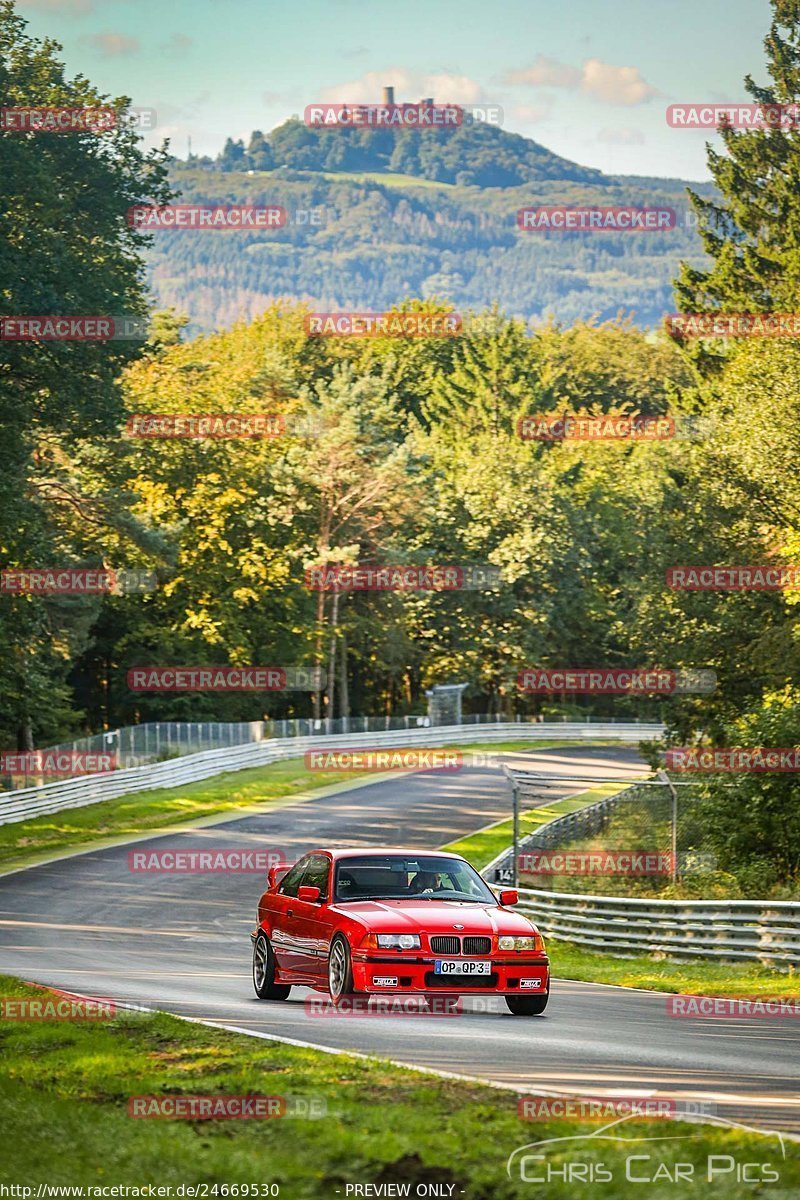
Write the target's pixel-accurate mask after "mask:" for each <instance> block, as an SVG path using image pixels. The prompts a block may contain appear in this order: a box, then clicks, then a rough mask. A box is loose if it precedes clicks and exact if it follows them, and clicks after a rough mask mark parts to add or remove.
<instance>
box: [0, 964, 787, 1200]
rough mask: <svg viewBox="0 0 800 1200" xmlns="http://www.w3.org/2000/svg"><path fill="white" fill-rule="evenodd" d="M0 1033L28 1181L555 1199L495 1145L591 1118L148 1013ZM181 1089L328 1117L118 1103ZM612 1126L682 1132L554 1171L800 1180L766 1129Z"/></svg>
mask: <svg viewBox="0 0 800 1200" xmlns="http://www.w3.org/2000/svg"><path fill="white" fill-rule="evenodd" d="M0 993H2V996H3V997H12V996H13V997H20V998H22V997H33V998H36V999H42V998H43V993H42V991H41V990H39V989H33V988H30V987H27V986H25V985H22V984H20V983H18V982H17V981H14V980H9V979H0ZM406 1019H408V1020H428V1021H429V1022H431V1036H435V1025H434V1024H433V1022H435V1021H436V1020H437V1019H439V1020H442V1019H445V1018H434V1017H427V1018H424V1017H419V1018H406ZM451 1019H454V1020H457V1019H458V1018H451ZM497 1019H498V1020H503V1019H507V1020H514V1019H515V1018H512V1017H508V1018H503V1017H498V1018H497ZM310 1036H313V1031H311V1033H310ZM0 1045H1V1046H2V1055H0V1106H1V1107H2V1113H3V1162H4V1169H3V1177H4V1180H5V1181H8V1182H14V1183H17V1184H19V1183H23V1184H25V1185H28V1186H33V1187H34V1188H35V1187H36V1186H37V1185H38V1184H40V1183H42V1184H50V1185H56V1186H58V1185H62V1186H83V1187H86V1186H87V1185H95V1186H100V1187H103V1186H113V1185H119V1184H122V1185H127V1186H130V1185H135V1186H139V1187H141V1186H142V1185H145V1184H149V1183H153V1184H158V1185H168V1186H171V1187H172V1188H173V1189H175V1188H176V1187H177V1186H178V1185H180V1184H184V1185H197V1184H206V1185H208V1187H209V1191H208V1192H207V1193H206V1194H207V1195H209V1196H212V1197H213V1196H214V1195H215V1194H216V1195H219V1194H223V1195H225V1194H227V1195H230V1194H231V1193H230V1191H227V1193H226V1192H224V1191H222V1190H221V1189H222V1187H223V1186H224V1185H228V1186H230V1185H233V1184H238V1185H242V1184H249V1185H252V1184H270V1183H272V1184H277V1185H278V1186H279V1187H280V1196H281V1197H282V1198H283V1200H333V1198H334V1197H336V1195H337V1193H338V1191H339V1189H341V1195H342V1197H343V1198H344V1196H345V1187H346V1185H347V1184H348V1183H362V1184H363V1183H371V1184H381V1183H399V1184H410V1185H411V1193H410V1194H411V1195H412V1196H413V1195H414V1194H415V1189H416V1185H417V1184H420V1183H426V1184H431V1183H437V1184H453V1185H455V1188H454V1191H453V1193H452V1195H453V1197H455V1198H458V1197H460V1196H461V1194H462V1189H463V1194H464V1195H465V1196H466V1197H468V1200H516V1198H522V1197H528V1198H530V1197H536V1198H537V1200H538V1198H541V1197H550V1196H553V1197H555V1196H558V1197H566V1196H568V1195H570V1194H574V1188H569V1187H565V1186H564V1185H563V1184H562V1183H554V1184H552V1185H549V1186H546V1187H541V1186H538V1187H536V1189H535V1190H533V1189H532V1187H531V1184H530V1183H528V1182H522V1181H521V1180H520V1179H519V1175H517V1177H516V1179H509V1178H508V1177H507V1176H506V1160H507V1157H508V1155H509V1154H510V1153H511V1152H512V1151H513V1150H515V1149H517V1148H518V1147H520V1146H523V1145H525V1144H527V1143H530V1142H533V1141H539V1140H543V1139H547V1138H554V1137H565V1136H576V1135H581V1134H584V1135H585V1134H589V1133H591V1132H593V1131H597V1129H598V1125H597V1123H596V1122H595V1123H590V1122H583V1123H580V1124H579V1123H577V1122H570V1123H568V1122H566V1121H564V1120H560V1121H554V1120H537V1121H526V1120H522V1119H521V1118H520V1117H519V1116H518V1115H517V1096H516V1095H515V1094H514V1093H512V1092H509V1091H503V1090H498V1089H491V1088H489V1087H485V1086H482V1085H477V1084H472V1083H468V1082H458V1081H455V1080H448V1079H440V1078H437V1077H435V1076H431V1075H424V1074H419V1073H416V1072H413V1071H407V1070H404V1069H401V1068H397V1067H393V1066H391V1065H390V1064H388V1063H385V1062H381V1061H379V1060H374V1059H373V1060H364V1059H358V1058H355V1057H351V1056H342V1055H336V1056H334V1055H328V1054H322V1053H319V1052H317V1051H312V1050H307V1049H303V1048H300V1047H296V1046H290V1045H285V1044H282V1043H280V1042H270V1041H264V1040H260V1039H256V1038H248V1037H246V1036H244V1035H238V1034H232V1033H227V1032H225V1031H223V1030H215V1029H211V1028H208V1027H206V1026H201V1025H196V1024H190V1023H187V1022H183V1021H180V1020H178V1019H177V1018H174V1017H169V1016H166V1015H162V1014H158V1015H147V1014H139V1013H135V1014H134V1013H130V1014H127V1013H126V1014H123V1015H120V1016H118V1017H115V1018H114V1019H113V1020H111V1021H104V1022H99V1021H94V1022H87V1021H83V1022H81V1021H56V1022H51V1021H38V1022H37V1021H17V1020H14V1021H12V1020H4V1021H3V1022H2V1023H0ZM180 1094H191V1095H198V1094H210V1095H220V1094H226V1095H239V1094H246V1095H253V1094H261V1095H269V1096H286V1097H289V1098H297V1097H299V1098H304V1099H305V1100H307V1101H310V1100H313V1101H315V1102H316V1104H317V1105H320V1103H324V1106H325V1108H326V1110H327V1115H325V1116H322V1117H319V1118H318V1119H314V1120H309V1119H300V1118H296V1117H295V1118H292V1117H288V1116H287V1117H285V1118H282V1119H275V1120H261V1121H258V1120H217V1121H208V1120H206V1121H200V1120H196V1121H187V1120H170V1119H153V1120H147V1119H134V1118H132V1117H130V1116H129V1115H128V1102H129V1099H130V1098H131V1097H135V1096H145V1095H146V1096H163V1095H170V1096H176V1095H180ZM291 1102H292V1101H291V1099H290V1103H291ZM620 1132H621V1136H624V1137H625V1138H633V1137H640V1138H643V1137H649V1138H657V1137H662V1138H663V1137H664V1136H669V1137H672V1138H677V1137H680V1139H681V1140H677V1141H651V1142H649V1143H648V1142H638V1143H635V1144H634V1145H633V1146H630V1145H627V1144H621V1143H619V1142H613V1141H604V1142H602V1143H599V1148H598V1149H594V1148H593V1147H592V1144H591V1143H577V1145H571V1144H568V1145H567V1147H561V1146H559V1147H556V1151H557V1153H548V1149H549V1148H547V1147H545V1148H544V1151H542V1152H543V1153H545V1154H546V1155H547V1158H548V1161H549V1162H551V1163H552V1164H553V1165H554V1166H555V1167H558V1168H563V1167H564V1166H565V1165H569V1164H570V1163H574V1162H579V1161H583V1162H586V1161H589V1160H593V1161H597V1160H598V1159H600V1160H602V1162H603V1163H604V1164H606V1168H607V1169H608V1170H610V1171H611V1172H612V1173H613V1177H614V1183H613V1184H611V1185H609V1184H605V1185H604V1187H603V1190H602V1195H603V1196H606V1197H608V1198H609V1200H617V1198H620V1197H621V1198H627V1197H631V1198H633V1197H641V1196H642V1195H643V1192H642V1188H641V1185H640V1184H633V1183H630V1184H629V1183H626V1182H625V1158H626V1157H627V1155H630V1154H648V1155H649V1156H650V1160H649V1163H641V1162H638V1163H637V1168H639V1171H640V1173H642V1172H643V1171H644V1169H645V1168H646V1169H647V1171H648V1173H649V1174H650V1175H653V1174H655V1171H656V1170H657V1169H658V1168H659V1167H660V1169H661V1174H662V1177H663V1173H664V1172H665V1171H669V1172H670V1173H673V1164H674V1163H676V1162H682V1163H689V1164H692V1167H693V1169H694V1174H695V1178H696V1181H697V1182H698V1184H699V1187H700V1188H703V1189H704V1190H705V1192H706V1193H708V1192H709V1191H710V1192H711V1193H712V1194H715V1195H718V1196H720V1197H725V1200H744V1197H752V1196H753V1195H754V1194H761V1192H760V1189H758V1188H753V1186H752V1185H751V1184H744V1183H742V1184H737V1183H736V1182H735V1180H732V1179H731V1177H730V1175H724V1176H720V1177H719V1179H718V1181H717V1182H715V1183H712V1184H710V1185H704V1180H705V1173H706V1170H707V1160H708V1156H709V1155H710V1154H719V1155H722V1154H730V1155H732V1156H733V1157H734V1158H735V1159H736V1160H737V1161H748V1162H756V1163H764V1162H769V1163H771V1164H772V1167H773V1168H774V1169H775V1170H777V1171H778V1172H779V1182H778V1183H777V1184H773V1185H771V1186H770V1188H769V1195H770V1196H771V1197H774V1200H784V1198H788V1197H789V1196H790V1195H791V1194H792V1192H793V1190H794V1194H795V1195H797V1189H799V1188H800V1163H799V1162H798V1154H797V1147H796V1146H793V1145H791V1144H787V1148H786V1158H785V1159H784V1158H783V1156H782V1153H781V1148H780V1144H779V1142H778V1139H777V1138H775V1137H764V1136H761V1135H758V1134H753V1133H747V1132H743V1131H740V1130H730V1129H720V1128H714V1127H712V1126H708V1125H696V1124H695V1125H689V1124H688V1123H679V1122H672V1121H670V1122H669V1123H668V1124H667V1123H666V1122H664V1121H644V1120H636V1121H632V1122H626V1123H625V1125H624V1126H622V1129H621V1131H620ZM596 1145H597V1144H596ZM661 1164H663V1166H661ZM539 1169H541V1168H540V1166H539V1165H538V1164H537V1171H538V1170H539ZM214 1185H218V1190H217V1192H216V1193H215V1192H214V1191H213V1190H211V1189H213V1188H214ZM34 1194H35V1193H34ZM242 1194H243V1193H242V1191H241V1190H240V1191H239V1195H242ZM250 1194H251V1195H252V1194H253V1193H250ZM259 1194H260V1193H259ZM585 1194H586V1195H589V1194H593V1195H596V1194H597V1192H595V1191H594V1190H593V1189H587V1191H586V1193H585ZM676 1194H678V1193H676V1190H675V1185H674V1184H672V1183H669V1182H662V1183H658V1184H653V1185H651V1186H650V1188H648V1189H647V1196H648V1198H651V1200H666V1198H667V1197H669V1200H674V1197H675V1196H676ZM174 1195H175V1192H174V1190H173V1196H174ZM445 1195H447V1192H445Z"/></svg>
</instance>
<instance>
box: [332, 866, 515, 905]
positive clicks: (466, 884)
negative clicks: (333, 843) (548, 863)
mask: <svg viewBox="0 0 800 1200" xmlns="http://www.w3.org/2000/svg"><path fill="white" fill-rule="evenodd" d="M334 894H335V897H336V900H337V901H341V900H417V899H418V900H462V901H471V902H472V903H473V904H496V903H497V900H496V899H495V897H494V894H493V893H492V891H491V890H490V889H489V888H488V887H487V885H486V884H485V883H484V882H483V880H482V879H481V877H480V875H479V874H478V872H477V871H475V870H473V868H472V867H471V866H470V865H469V863H466V862H464V861H463V859H460V858H442V857H440V856H439V855H416V856H408V855H403V854H397V855H395V854H364V855H358V856H356V855H354V856H353V857H352V858H344V859H342V860H341V861H340V862H339V863H337V865H336V884H335V893H334Z"/></svg>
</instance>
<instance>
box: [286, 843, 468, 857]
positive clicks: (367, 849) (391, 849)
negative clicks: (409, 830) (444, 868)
mask: <svg viewBox="0 0 800 1200" xmlns="http://www.w3.org/2000/svg"><path fill="white" fill-rule="evenodd" d="M309 853H311V854H330V856H331V858H333V859H334V860H335V859H339V858H352V857H353V856H354V855H359V856H361V855H371V854H375V855H386V854H400V855H402V856H403V857H404V858H417V857H419V856H420V855H425V856H426V857H427V856H430V855H435V856H436V858H455V859H460V858H461V855H460V854H451V853H449V852H448V851H447V850H421V849H420V848H419V846H411V847H407V846H344V847H342V846H319V847H318V848H317V849H316V850H312V851H309ZM303 857H305V855H303Z"/></svg>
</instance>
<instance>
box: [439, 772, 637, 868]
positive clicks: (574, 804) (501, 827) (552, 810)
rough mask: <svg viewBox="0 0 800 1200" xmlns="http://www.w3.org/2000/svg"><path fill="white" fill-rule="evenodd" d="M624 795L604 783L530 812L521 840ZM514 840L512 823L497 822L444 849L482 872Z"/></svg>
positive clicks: (523, 822)
mask: <svg viewBox="0 0 800 1200" xmlns="http://www.w3.org/2000/svg"><path fill="white" fill-rule="evenodd" d="M625 786H627V785H625ZM621 791H622V788H621V787H620V785H619V784H618V783H602V784H600V785H599V786H598V787H594V788H590V790H589V791H587V792H580V793H579V794H578V795H577V796H568V797H567V798H566V799H564V800H556V801H554V802H553V803H552V804H548V805H547V806H546V807H543V808H530V809H527V810H526V811H525V812H521V813H520V815H519V836H520V839H522V838H523V837H526V836H527V834H529V833H533V831H534V830H535V829H538V828H539V826H540V825H547V824H548V822H550V821H554V820H555V819H556V817H563V816H564V815H565V814H566V813H571V812H577V811H578V809H581V808H586V806H587V805H589V804H596V803H597V801H598V800H602V799H603V798H604V797H605V796H613V795H614V793H615V792H621ZM513 838H514V822H513V820H508V821H498V822H497V823H496V824H495V825H487V826H486V827H485V828H484V829H479V830H477V832H476V833H471V834H468V836H467V837H463V838H459V839H458V841H455V842H449V843H448V844H447V845H446V846H443V847H442V849H443V850H451V851H452V852H453V853H454V854H461V855H463V856H464V858H468V859H469V861H470V862H471V863H472V865H473V866H474V867H476V868H477V870H479V871H482V870H483V868H484V867H485V866H486V865H487V864H488V863H490V862H491V861H492V860H493V859H495V858H497V856H498V854H502V852H503V851H504V850H507V849H508V848H509V846H510V845H511V844H512V841H513Z"/></svg>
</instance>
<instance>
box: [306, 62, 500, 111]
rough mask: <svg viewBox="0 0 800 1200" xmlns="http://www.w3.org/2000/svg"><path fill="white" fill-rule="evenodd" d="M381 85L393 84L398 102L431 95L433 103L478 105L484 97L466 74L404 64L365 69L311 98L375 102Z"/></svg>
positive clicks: (361, 102)
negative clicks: (347, 80) (410, 69)
mask: <svg viewBox="0 0 800 1200" xmlns="http://www.w3.org/2000/svg"><path fill="white" fill-rule="evenodd" d="M384 87H393V88H394V94H395V99H396V100H397V101H398V102H400V103H402V102H404V101H405V102H410V101H414V100H421V99H423V98H424V97H425V96H433V98H434V100H436V101H437V103H450V104H478V103H480V102H481V101H485V100H486V96H485V94H484V91H483V88H482V87H481V85H480V84H479V83H477V82H476V80H474V79H470V78H469V76H468V75H453V74H451V73H450V72H447V71H440V72H438V73H435V72H432V73H427V74H426V73H424V72H420V71H409V70H408V69H407V68H406V67H386V68H385V69H384V70H381V71H366V72H365V73H364V74H363V75H361V76H360V77H359V78H358V79H351V80H350V81H349V82H347V83H337V84H334V86H333V87H327V88H323V89H322V94H321V95H320V96H315V97H314V99H319V100H327V101H332V102H338V103H341V102H343V101H345V102H347V103H356V104H368V103H370V102H372V103H375V102H377V101H379V100H381V99H382V98H383V89H384Z"/></svg>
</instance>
